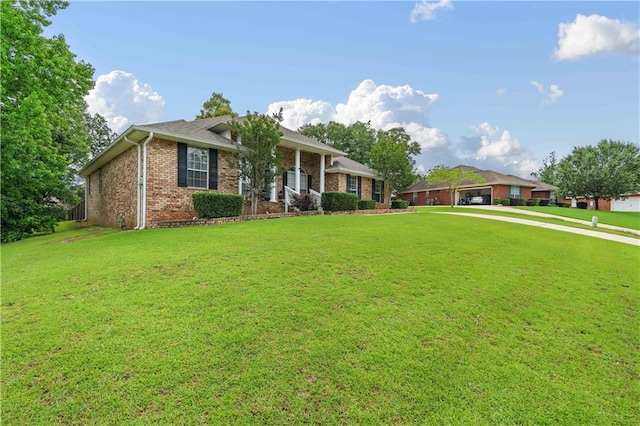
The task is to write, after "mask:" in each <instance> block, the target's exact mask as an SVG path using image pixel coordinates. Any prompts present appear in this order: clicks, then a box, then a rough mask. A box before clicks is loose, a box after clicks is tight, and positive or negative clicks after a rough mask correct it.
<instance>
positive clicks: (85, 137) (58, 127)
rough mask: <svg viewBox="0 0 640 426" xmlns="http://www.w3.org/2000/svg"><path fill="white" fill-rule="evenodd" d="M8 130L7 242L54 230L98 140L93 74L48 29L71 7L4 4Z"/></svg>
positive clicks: (3, 97)
mask: <svg viewBox="0 0 640 426" xmlns="http://www.w3.org/2000/svg"><path fill="white" fill-rule="evenodd" d="M0 7H1V12H2V26H1V28H0V31H1V36H2V37H1V38H2V44H1V47H0V62H1V63H2V75H1V84H0V102H1V105H2V111H1V113H0V125H1V127H2V154H1V159H2V177H1V187H2V189H1V204H2V231H1V239H2V241H3V242H7V241H14V240H18V239H21V238H24V237H26V236H29V235H31V234H32V233H33V232H40V231H50V230H51V229H52V228H53V226H54V224H55V223H56V221H57V220H58V215H57V214H56V213H55V209H54V207H55V206H57V205H59V204H60V203H61V202H64V201H67V200H69V201H73V200H72V198H73V197H74V192H73V190H72V189H71V187H70V182H72V180H73V174H74V173H73V169H72V168H71V167H70V165H71V164H80V163H81V162H83V161H84V160H85V159H86V156H87V153H88V151H89V145H90V135H89V133H88V131H87V128H86V125H85V124H86V122H85V118H86V116H85V114H86V108H87V105H86V103H85V101H84V96H85V95H86V94H87V93H88V91H89V90H90V89H91V87H93V80H92V77H93V68H92V67H91V65H89V64H86V63H84V62H82V61H80V62H77V61H76V60H75V55H74V54H73V53H72V52H71V51H70V50H69V47H68V46H67V44H66V42H65V39H64V36H62V35H57V36H54V37H52V38H46V37H44V36H43V35H42V32H43V29H44V27H46V26H48V25H49V24H50V21H49V18H51V17H52V16H54V15H55V14H56V13H57V11H58V10H61V9H64V8H66V7H67V3H66V2H63V1H45V0H34V1H29V2H26V1H24V2H11V1H6V2H0Z"/></svg>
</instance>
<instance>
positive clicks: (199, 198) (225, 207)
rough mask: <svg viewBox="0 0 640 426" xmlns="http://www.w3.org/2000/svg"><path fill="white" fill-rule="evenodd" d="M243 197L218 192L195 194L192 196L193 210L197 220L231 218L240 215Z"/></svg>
mask: <svg viewBox="0 0 640 426" xmlns="http://www.w3.org/2000/svg"><path fill="white" fill-rule="evenodd" d="M243 203H244V197H243V196H242V195H239V194H222V193H219V192H196V193H194V194H193V209H194V210H195V211H196V215H197V216H198V217H199V218H203V219H210V218H213V217H231V216H240V215H241V214H242V205H243Z"/></svg>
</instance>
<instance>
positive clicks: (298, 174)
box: [293, 148, 300, 194]
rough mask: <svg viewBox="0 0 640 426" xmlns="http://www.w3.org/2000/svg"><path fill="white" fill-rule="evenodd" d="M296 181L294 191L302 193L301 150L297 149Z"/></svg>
mask: <svg viewBox="0 0 640 426" xmlns="http://www.w3.org/2000/svg"><path fill="white" fill-rule="evenodd" d="M295 173H296V180H295V187H294V188H293V189H295V190H296V192H297V193H298V194H299V193H300V148H296V166H295Z"/></svg>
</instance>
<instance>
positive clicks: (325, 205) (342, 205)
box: [321, 191, 358, 211]
mask: <svg viewBox="0 0 640 426" xmlns="http://www.w3.org/2000/svg"><path fill="white" fill-rule="evenodd" d="M321 205H322V209H323V210H327V211H345V210H355V209H357V208H358V196H357V195H356V194H348V193H346V192H337V191H329V192H323V193H322V202H321Z"/></svg>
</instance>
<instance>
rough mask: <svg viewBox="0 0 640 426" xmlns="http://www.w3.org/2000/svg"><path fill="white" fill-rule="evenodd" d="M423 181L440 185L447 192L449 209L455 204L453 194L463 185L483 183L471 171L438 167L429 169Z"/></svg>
mask: <svg viewBox="0 0 640 426" xmlns="http://www.w3.org/2000/svg"><path fill="white" fill-rule="evenodd" d="M425 181H426V182H427V183H428V184H434V183H442V184H445V185H446V186H447V189H448V190H449V201H450V204H451V208H453V205H454V204H455V200H454V198H455V197H454V193H455V191H456V190H457V189H458V188H460V187H461V186H462V185H463V184H471V183H483V182H484V178H483V177H482V176H480V175H479V174H477V173H476V172H474V171H471V170H464V169H462V168H460V167H446V166H444V165H438V166H436V167H434V168H433V169H431V170H430V171H429V173H428V174H427V177H426V179H425Z"/></svg>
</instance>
